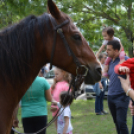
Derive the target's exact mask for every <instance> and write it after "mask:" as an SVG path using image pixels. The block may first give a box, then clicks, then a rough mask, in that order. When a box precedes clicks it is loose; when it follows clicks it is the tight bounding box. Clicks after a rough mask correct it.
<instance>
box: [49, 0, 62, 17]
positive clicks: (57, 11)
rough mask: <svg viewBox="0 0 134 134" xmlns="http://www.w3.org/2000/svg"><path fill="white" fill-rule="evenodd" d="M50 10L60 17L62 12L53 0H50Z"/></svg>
mask: <svg viewBox="0 0 134 134" xmlns="http://www.w3.org/2000/svg"><path fill="white" fill-rule="evenodd" d="M47 10H48V12H49V13H50V14H51V15H52V16H53V17H54V18H55V19H59V18H60V17H61V12H60V10H59V9H58V7H57V6H56V4H55V3H54V2H53V1H52V0H48V9H47Z"/></svg>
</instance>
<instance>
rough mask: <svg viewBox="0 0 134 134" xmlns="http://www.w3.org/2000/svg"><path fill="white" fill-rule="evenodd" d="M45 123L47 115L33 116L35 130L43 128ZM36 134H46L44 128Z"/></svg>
mask: <svg viewBox="0 0 134 134" xmlns="http://www.w3.org/2000/svg"><path fill="white" fill-rule="evenodd" d="M46 125H47V115H44V116H37V117H34V127H35V132H38V131H39V130H41V129H43V128H44V127H45V126H46ZM38 134H46V129H44V130H43V131H41V132H40V133H38Z"/></svg>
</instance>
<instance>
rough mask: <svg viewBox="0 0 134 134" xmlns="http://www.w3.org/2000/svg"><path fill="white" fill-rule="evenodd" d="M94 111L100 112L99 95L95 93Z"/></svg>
mask: <svg viewBox="0 0 134 134" xmlns="http://www.w3.org/2000/svg"><path fill="white" fill-rule="evenodd" d="M95 113H96V114H100V113H101V109H100V96H97V95H96V98H95Z"/></svg>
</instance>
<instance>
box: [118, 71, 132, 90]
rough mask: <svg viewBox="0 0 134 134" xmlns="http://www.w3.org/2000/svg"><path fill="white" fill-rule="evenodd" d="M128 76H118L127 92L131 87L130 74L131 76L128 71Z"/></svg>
mask: <svg viewBox="0 0 134 134" xmlns="http://www.w3.org/2000/svg"><path fill="white" fill-rule="evenodd" d="M126 76H127V78H126V79H124V78H121V77H120V76H118V78H119V79H120V82H121V85H122V88H123V89H124V91H125V92H127V90H128V89H129V88H130V87H131V83H130V76H129V74H128V73H127V74H126Z"/></svg>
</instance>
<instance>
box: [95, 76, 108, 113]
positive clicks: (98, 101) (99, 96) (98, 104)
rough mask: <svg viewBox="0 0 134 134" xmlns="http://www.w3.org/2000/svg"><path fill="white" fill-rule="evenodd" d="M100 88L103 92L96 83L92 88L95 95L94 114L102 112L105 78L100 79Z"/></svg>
mask: <svg viewBox="0 0 134 134" xmlns="http://www.w3.org/2000/svg"><path fill="white" fill-rule="evenodd" d="M101 83H102V86H103V88H104V91H101V90H100V87H99V83H96V84H95V85H94V86H93V87H94V88H93V89H94V92H95V93H96V98H95V113H101V112H102V111H103V99H104V94H105V90H106V78H102V79H101Z"/></svg>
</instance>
